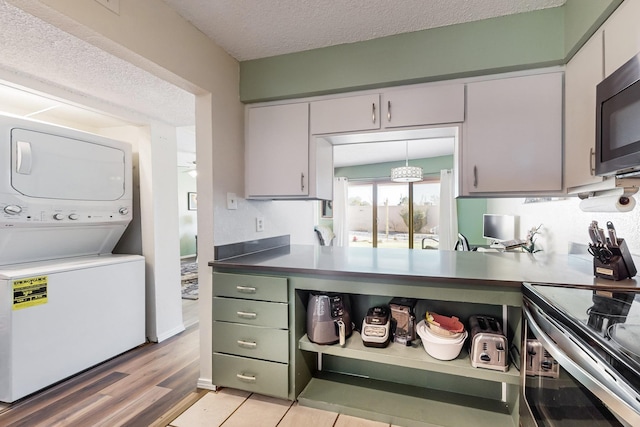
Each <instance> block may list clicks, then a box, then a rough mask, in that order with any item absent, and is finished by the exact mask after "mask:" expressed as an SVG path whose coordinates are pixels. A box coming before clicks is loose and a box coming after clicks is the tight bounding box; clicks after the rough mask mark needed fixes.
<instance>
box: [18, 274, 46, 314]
mask: <svg viewBox="0 0 640 427" xmlns="http://www.w3.org/2000/svg"><path fill="white" fill-rule="evenodd" d="M48 285H49V278H48V276H37V277H27V278H24V279H18V280H14V281H13V309H14V310H20V309H23V308H27V307H33V306H36V305H41V304H46V303H47V294H48V289H47V288H48Z"/></svg>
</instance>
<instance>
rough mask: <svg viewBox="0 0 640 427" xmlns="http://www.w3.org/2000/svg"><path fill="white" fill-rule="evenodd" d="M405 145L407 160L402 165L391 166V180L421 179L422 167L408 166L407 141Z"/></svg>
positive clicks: (413, 180) (414, 180) (411, 180)
mask: <svg viewBox="0 0 640 427" xmlns="http://www.w3.org/2000/svg"><path fill="white" fill-rule="evenodd" d="M406 145H407V160H406V162H405V165H404V166H400V167H397V168H391V181H393V182H416V181H422V168H421V167H420V166H409V141H407V142H406Z"/></svg>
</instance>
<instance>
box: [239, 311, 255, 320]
mask: <svg viewBox="0 0 640 427" xmlns="http://www.w3.org/2000/svg"><path fill="white" fill-rule="evenodd" d="M236 313H237V314H238V317H242V318H243V319H255V318H256V317H258V314H257V313H251V312H249V311H238V312H236Z"/></svg>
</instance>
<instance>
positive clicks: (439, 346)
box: [416, 320, 468, 360]
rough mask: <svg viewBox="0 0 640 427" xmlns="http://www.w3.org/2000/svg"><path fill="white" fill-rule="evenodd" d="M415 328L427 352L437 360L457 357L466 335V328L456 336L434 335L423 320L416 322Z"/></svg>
mask: <svg viewBox="0 0 640 427" xmlns="http://www.w3.org/2000/svg"><path fill="white" fill-rule="evenodd" d="M416 329H417V332H418V335H420V339H422V345H423V346H424V349H425V351H426V352H427V354H429V355H430V356H431V357H433V358H434V359H439V360H453V359H455V358H456V357H458V355H459V354H460V351H461V350H462V346H463V345H464V341H465V340H466V339H467V335H468V333H467V331H466V330H465V331H464V332H463V333H462V334H461V335H460V336H458V337H443V336H441V335H436V334H435V333H433V332H432V331H431V330H430V329H429V327H428V326H427V324H426V322H425V321H424V320H421V321H420V322H419V323H418V325H417V327H416Z"/></svg>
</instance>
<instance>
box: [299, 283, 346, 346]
mask: <svg viewBox="0 0 640 427" xmlns="http://www.w3.org/2000/svg"><path fill="white" fill-rule="evenodd" d="M352 331H353V325H352V324H351V305H350V302H349V297H348V296H347V295H344V294H333V293H316V294H314V293H311V294H309V303H308V306H307V336H308V337H309V341H311V342H314V343H316V344H335V343H340V345H344V343H345V341H346V339H347V338H348V337H350V336H351V332H352Z"/></svg>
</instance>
